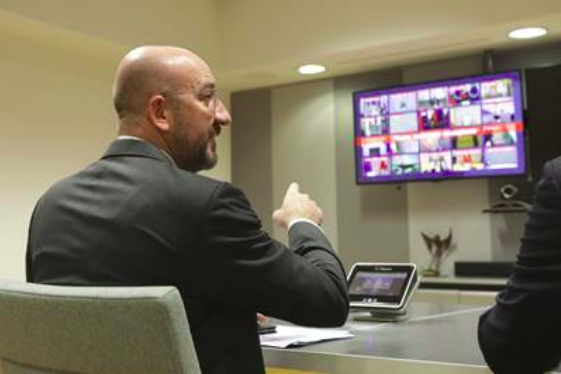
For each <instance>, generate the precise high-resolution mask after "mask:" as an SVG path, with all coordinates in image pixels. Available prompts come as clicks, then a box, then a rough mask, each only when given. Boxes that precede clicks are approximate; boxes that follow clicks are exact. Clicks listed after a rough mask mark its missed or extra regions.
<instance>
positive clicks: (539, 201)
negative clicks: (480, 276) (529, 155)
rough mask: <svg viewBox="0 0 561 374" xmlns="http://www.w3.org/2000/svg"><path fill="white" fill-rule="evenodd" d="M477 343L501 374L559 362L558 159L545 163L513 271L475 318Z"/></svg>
mask: <svg viewBox="0 0 561 374" xmlns="http://www.w3.org/2000/svg"><path fill="white" fill-rule="evenodd" d="M479 345H480V347H481V350H482V352H483V355H484V356H485V359H486V361H487V363H488V364H489V366H490V367H491V369H492V370H493V371H494V372H496V373H501V374H503V373H504V374H512V373H515V374H516V373H520V374H534V373H535V374H538V373H543V372H545V371H547V370H549V369H551V368H553V367H555V366H556V365H557V364H558V363H559V360H560V359H561V158H557V159H555V160H553V161H550V162H548V163H547V164H546V165H545V167H544V172H543V178H542V180H541V181H540V182H539V184H538V187H537V191H536V196H535V200H534V205H533V207H532V210H531V211H530V214H529V219H528V222H527V223H526V228H525V231H524V236H523V237H522V246H521V248H520V252H519V254H518V259H517V261H516V264H515V268H514V272H513V274H512V276H511V277H510V279H509V282H508V284H507V287H506V289H505V290H504V291H503V292H501V293H500V294H499V295H498V296H497V304H496V305H495V306H494V307H493V308H492V309H490V310H489V311H487V312H486V313H485V314H483V315H482V316H481V318H480V320H479Z"/></svg>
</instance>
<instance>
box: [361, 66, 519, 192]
mask: <svg viewBox="0 0 561 374" xmlns="http://www.w3.org/2000/svg"><path fill="white" fill-rule="evenodd" d="M353 102H354V119H355V121H354V125H355V139H354V140H355V141H354V145H355V151H356V176H357V183H358V184H371V183H387V182H404V181H418V180H442V179H452V178H453V179H457V178H472V177H490V176H499V175H501V176H504V175H519V174H524V173H525V172H526V150H525V139H524V120H523V103H522V79H521V74H520V72H519V71H509V72H504V73H497V74H488V75H479V76H472V77H463V78H454V79H448V80H443V81H435V82H428V83H423V84H415V85H407V86H400V87H394V88H385V89H376V90H369V91H360V92H355V93H354V94H353Z"/></svg>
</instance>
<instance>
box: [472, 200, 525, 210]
mask: <svg viewBox="0 0 561 374" xmlns="http://www.w3.org/2000/svg"><path fill="white" fill-rule="evenodd" d="M530 207H531V205H530V204H528V203H525V202H524V201H518V200H503V201H499V202H496V203H494V204H492V205H491V206H490V207H489V208H486V209H483V211H482V212H483V213H525V212H527V211H529V210H530Z"/></svg>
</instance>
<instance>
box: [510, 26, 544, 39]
mask: <svg viewBox="0 0 561 374" xmlns="http://www.w3.org/2000/svg"><path fill="white" fill-rule="evenodd" d="M545 34H547V29H546V28H544V27H522V28H519V29H514V30H512V31H511V32H509V33H508V37H509V38H511V39H532V38H539V37H540V36H544V35H545Z"/></svg>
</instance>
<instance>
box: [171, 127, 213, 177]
mask: <svg viewBox="0 0 561 374" xmlns="http://www.w3.org/2000/svg"><path fill="white" fill-rule="evenodd" d="M183 126H184V125H183V124H182V126H178V127H176V129H177V133H176V134H175V138H176V139H178V142H179V148H180V152H181V154H182V157H181V164H180V165H178V166H179V167H180V168H181V169H184V170H188V171H191V172H194V173H196V172H198V171H201V170H209V169H212V168H213V167H214V166H215V165H216V162H217V161H218V157H217V155H216V150H214V149H210V143H211V142H212V137H213V136H214V133H207V134H206V136H204V137H202V136H201V137H200V138H198V139H194V140H190V139H187V138H186V137H185V135H183V134H181V133H180V131H181V129H182V127H183ZM214 139H216V138H214Z"/></svg>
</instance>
